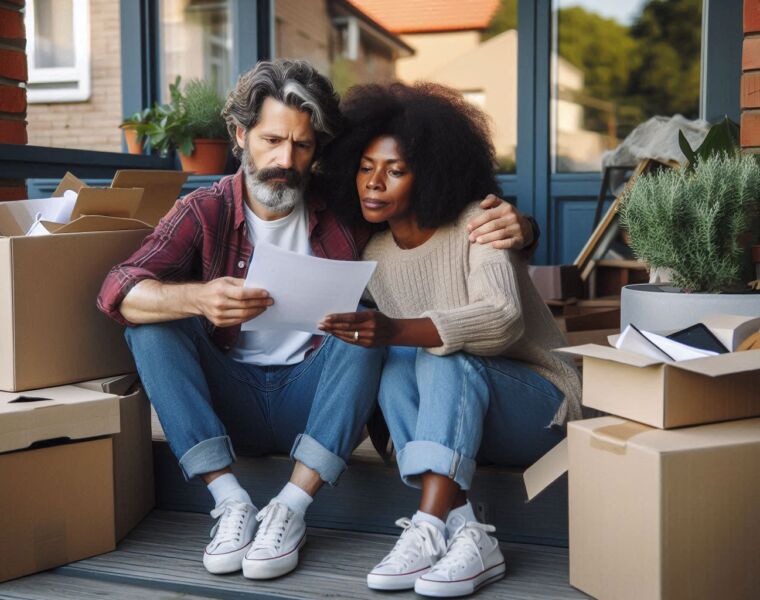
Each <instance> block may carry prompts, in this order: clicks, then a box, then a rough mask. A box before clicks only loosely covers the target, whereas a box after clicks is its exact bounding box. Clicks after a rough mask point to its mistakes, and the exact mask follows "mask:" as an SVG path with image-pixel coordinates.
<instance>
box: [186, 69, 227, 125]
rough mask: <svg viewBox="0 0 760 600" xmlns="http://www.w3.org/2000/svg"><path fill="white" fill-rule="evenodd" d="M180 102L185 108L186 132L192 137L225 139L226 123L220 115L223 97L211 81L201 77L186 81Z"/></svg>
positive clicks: (222, 107)
mask: <svg viewBox="0 0 760 600" xmlns="http://www.w3.org/2000/svg"><path fill="white" fill-rule="evenodd" d="M180 102H181V104H182V106H183V107H184V109H185V116H186V117H187V126H188V134H189V135H190V136H191V137H192V138H193V139H212V140H226V139H227V124H226V123H225V122H224V118H223V117H222V110H223V109H224V98H222V97H221V96H220V95H219V93H218V92H217V91H216V86H215V85H214V84H213V83H211V82H210V81H204V80H202V79H192V80H190V81H188V82H187V84H185V90H184V94H183V96H182V99H181V101H180Z"/></svg>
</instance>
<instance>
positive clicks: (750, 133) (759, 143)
mask: <svg viewBox="0 0 760 600" xmlns="http://www.w3.org/2000/svg"><path fill="white" fill-rule="evenodd" d="M741 110H742V116H741V144H742V147H743V148H751V149H752V150H753V151H757V152H760V0H744V45H743V47H742V84H741Z"/></svg>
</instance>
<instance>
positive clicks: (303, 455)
mask: <svg viewBox="0 0 760 600" xmlns="http://www.w3.org/2000/svg"><path fill="white" fill-rule="evenodd" d="M290 458H292V459H293V460H297V461H298V462H300V463H303V464H304V465H306V466H307V467H309V468H310V469H312V470H314V471H316V472H317V473H319V477H320V479H322V481H324V482H325V483H329V484H330V485H335V484H336V483H338V478H339V477H340V475H341V473H343V471H345V470H346V461H344V460H343V459H342V458H341V457H340V456H338V455H337V454H334V453H333V452H330V451H329V450H328V449H327V448H325V447H324V446H323V445H322V444H320V443H319V442H318V441H317V440H315V439H314V438H313V437H311V436H309V435H306V434H305V433H301V434H300V435H299V436H298V437H297V438H296V441H295V442H293V449H292V450H291V451H290Z"/></svg>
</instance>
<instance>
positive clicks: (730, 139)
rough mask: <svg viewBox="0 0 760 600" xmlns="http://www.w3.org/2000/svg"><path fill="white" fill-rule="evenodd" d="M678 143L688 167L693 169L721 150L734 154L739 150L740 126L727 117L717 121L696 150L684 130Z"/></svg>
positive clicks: (679, 135) (679, 133) (679, 136)
mask: <svg viewBox="0 0 760 600" xmlns="http://www.w3.org/2000/svg"><path fill="white" fill-rule="evenodd" d="M678 145H679V146H680V147H681V152H683V155H684V156H685V157H686V160H688V161H689V166H688V167H687V168H689V169H692V168H694V165H695V164H696V163H697V161H699V160H704V159H706V158H709V157H710V156H713V155H714V154H718V153H721V152H726V153H728V154H733V153H735V152H738V151H739V150H740V149H741V147H740V146H739V126H738V125H737V124H736V123H734V122H733V121H732V120H731V119H729V118H728V117H725V118H724V119H723V120H722V121H721V122H720V123H716V124H715V125H713V126H712V127H710V130H709V131H708V132H707V135H706V136H705V139H704V140H702V143H701V144H700V145H699V148H697V149H696V150H694V149H693V148H692V147H691V144H689V140H687V139H686V136H685V135H684V134H683V132H682V131H679V132H678Z"/></svg>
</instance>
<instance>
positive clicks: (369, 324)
mask: <svg viewBox="0 0 760 600" xmlns="http://www.w3.org/2000/svg"><path fill="white" fill-rule="evenodd" d="M319 329H320V330H321V331H324V332H325V333H329V334H332V335H334V336H335V337H336V338H338V339H340V340H342V341H344V342H346V343H348V344H354V345H356V346H363V347H364V348H374V347H376V346H387V345H389V344H391V343H393V339H394V338H395V337H396V335H397V334H398V332H399V329H400V328H399V324H398V321H397V319H391V318H390V317H388V316H386V315H384V314H383V313H381V312H380V311H377V310H363V311H360V312H353V313H339V314H332V315H327V316H326V317H325V318H324V319H322V322H321V323H320V324H319Z"/></svg>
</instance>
